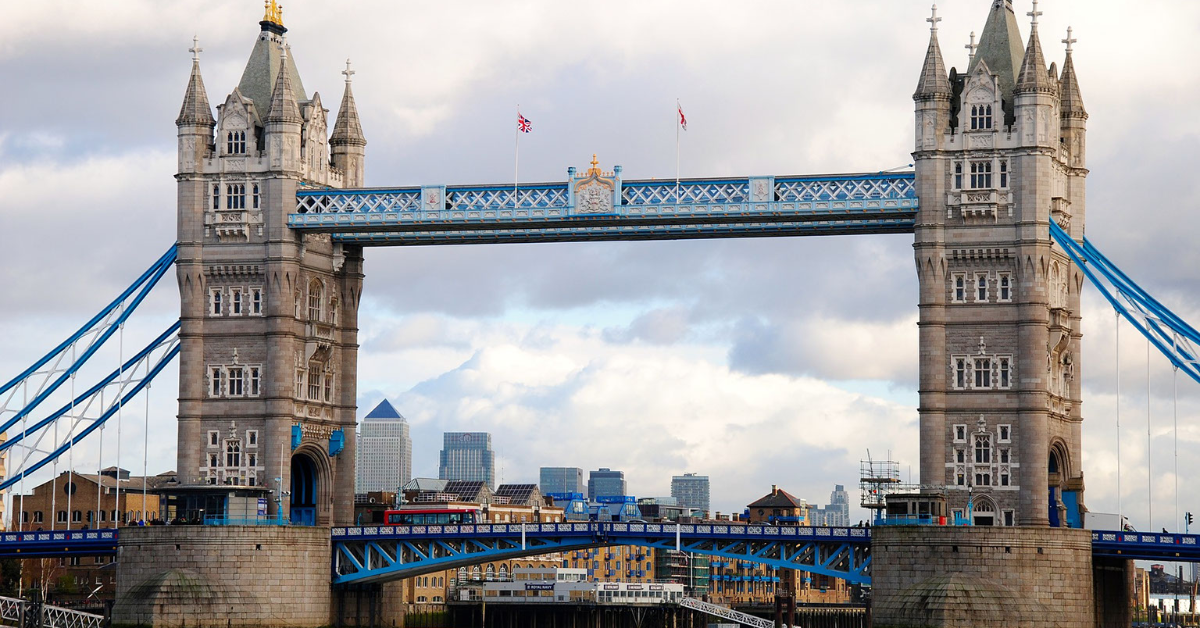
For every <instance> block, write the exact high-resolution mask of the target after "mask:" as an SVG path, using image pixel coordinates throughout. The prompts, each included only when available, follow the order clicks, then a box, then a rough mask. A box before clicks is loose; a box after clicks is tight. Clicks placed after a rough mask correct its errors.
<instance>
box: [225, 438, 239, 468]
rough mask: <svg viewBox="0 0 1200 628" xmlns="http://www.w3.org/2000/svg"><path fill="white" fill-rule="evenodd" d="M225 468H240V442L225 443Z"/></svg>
mask: <svg viewBox="0 0 1200 628" xmlns="http://www.w3.org/2000/svg"><path fill="white" fill-rule="evenodd" d="M225 466H227V467H240V466H242V444H241V442H240V441H238V440H231V441H227V442H226V443H225Z"/></svg>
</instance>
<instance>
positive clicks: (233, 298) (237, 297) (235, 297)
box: [229, 288, 242, 316]
mask: <svg viewBox="0 0 1200 628" xmlns="http://www.w3.org/2000/svg"><path fill="white" fill-rule="evenodd" d="M229 313H230V314H232V315H233V316H241V315H242V289H241V288H233V289H231V290H230V291H229Z"/></svg>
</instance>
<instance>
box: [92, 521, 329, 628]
mask: <svg viewBox="0 0 1200 628" xmlns="http://www.w3.org/2000/svg"><path fill="white" fill-rule="evenodd" d="M329 547H330V545H329V529H328V528H320V527H297V526H290V527H285V526H149V527H130V528H122V529H121V541H120V548H119V550H118V555H117V603H116V606H114V607H113V623H114V625H123V626H154V627H155V628H175V627H180V628H182V627H183V626H189V627H192V628H206V627H208V626H212V627H213V628H232V627H238V626H244V627H246V628H273V627H277V626H278V627H296V628H301V627H303V628H308V627H315V626H326V625H329V623H330V588H329V561H330V554H329V552H330V549H329Z"/></svg>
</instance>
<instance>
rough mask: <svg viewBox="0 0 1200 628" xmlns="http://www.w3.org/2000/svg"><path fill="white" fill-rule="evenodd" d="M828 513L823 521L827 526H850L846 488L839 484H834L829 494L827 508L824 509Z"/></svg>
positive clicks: (848, 499) (848, 497)
mask: <svg viewBox="0 0 1200 628" xmlns="http://www.w3.org/2000/svg"><path fill="white" fill-rule="evenodd" d="M825 509H826V510H828V511H829V514H828V515H826V517H825V519H826V521H828V522H829V523H828V525H831V526H849V525H850V496H849V495H847V494H846V487H845V486H843V485H841V484H835V485H834V488H833V492H832V493H830V494H829V506H827V507H826V508H825Z"/></svg>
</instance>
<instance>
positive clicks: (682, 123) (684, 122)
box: [675, 103, 687, 131]
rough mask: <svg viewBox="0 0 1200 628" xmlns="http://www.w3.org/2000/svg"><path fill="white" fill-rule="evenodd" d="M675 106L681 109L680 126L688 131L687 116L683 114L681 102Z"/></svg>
mask: <svg viewBox="0 0 1200 628" xmlns="http://www.w3.org/2000/svg"><path fill="white" fill-rule="evenodd" d="M675 107H676V108H677V109H678V110H679V126H680V127H683V130H684V131H686V130H687V118H686V117H685V116H684V115H683V107H682V106H681V105H680V104H679V103H675Z"/></svg>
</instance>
